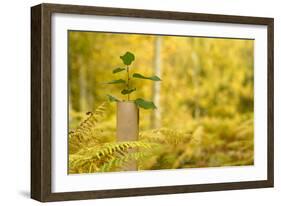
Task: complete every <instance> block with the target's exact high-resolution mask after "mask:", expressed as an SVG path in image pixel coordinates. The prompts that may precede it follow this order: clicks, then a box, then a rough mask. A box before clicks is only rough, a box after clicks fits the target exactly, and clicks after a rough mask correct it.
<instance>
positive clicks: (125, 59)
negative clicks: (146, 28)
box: [120, 52, 135, 65]
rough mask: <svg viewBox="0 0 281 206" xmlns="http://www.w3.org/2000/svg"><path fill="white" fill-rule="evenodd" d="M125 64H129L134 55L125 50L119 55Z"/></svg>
mask: <svg viewBox="0 0 281 206" xmlns="http://www.w3.org/2000/svg"><path fill="white" fill-rule="evenodd" d="M120 58H121V59H122V60H123V63H124V64H125V65H130V64H131V63H132V62H133V61H134V60H135V55H134V54H133V53H131V52H126V53H125V54H124V55H123V56H120Z"/></svg>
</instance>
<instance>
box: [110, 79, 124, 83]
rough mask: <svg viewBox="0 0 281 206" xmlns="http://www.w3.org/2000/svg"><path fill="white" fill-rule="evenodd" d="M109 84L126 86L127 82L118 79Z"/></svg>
mask: <svg viewBox="0 0 281 206" xmlns="http://www.w3.org/2000/svg"><path fill="white" fill-rule="evenodd" d="M107 84H126V81H125V80H123V79H116V80H112V81H110V82H107Z"/></svg>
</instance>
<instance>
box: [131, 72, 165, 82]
mask: <svg viewBox="0 0 281 206" xmlns="http://www.w3.org/2000/svg"><path fill="white" fill-rule="evenodd" d="M133 77H134V78H139V79H148V80H152V81H161V79H160V78H159V77H157V76H155V75H154V76H151V77H145V76H143V75H142V74H139V73H134V74H133Z"/></svg>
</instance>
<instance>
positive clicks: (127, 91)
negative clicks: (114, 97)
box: [121, 88, 136, 94]
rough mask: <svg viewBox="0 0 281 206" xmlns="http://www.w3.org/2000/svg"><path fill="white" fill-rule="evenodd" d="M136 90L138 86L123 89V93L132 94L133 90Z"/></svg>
mask: <svg viewBox="0 0 281 206" xmlns="http://www.w3.org/2000/svg"><path fill="white" fill-rule="evenodd" d="M134 91H136V88H133V89H123V90H122V91H121V93H122V94H130V93H132V92H134Z"/></svg>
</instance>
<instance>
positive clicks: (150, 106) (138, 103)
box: [135, 98, 157, 109]
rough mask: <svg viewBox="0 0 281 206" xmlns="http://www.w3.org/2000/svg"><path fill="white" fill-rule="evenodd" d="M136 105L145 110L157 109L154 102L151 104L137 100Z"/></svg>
mask: <svg viewBox="0 0 281 206" xmlns="http://www.w3.org/2000/svg"><path fill="white" fill-rule="evenodd" d="M135 103H136V104H137V105H138V107H141V108H143V109H157V107H156V106H155V104H154V103H153V102H149V101H146V100H144V99H141V98H137V99H136V100H135Z"/></svg>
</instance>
